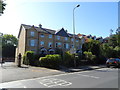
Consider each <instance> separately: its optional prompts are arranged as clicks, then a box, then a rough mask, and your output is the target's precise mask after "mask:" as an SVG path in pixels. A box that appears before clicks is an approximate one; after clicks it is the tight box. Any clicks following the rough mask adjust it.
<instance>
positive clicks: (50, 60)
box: [39, 54, 61, 69]
mask: <svg viewBox="0 0 120 90" xmlns="http://www.w3.org/2000/svg"><path fill="white" fill-rule="evenodd" d="M39 61H40V65H41V66H43V67H47V68H54V69H57V68H59V64H60V61H61V56H60V55H58V54H54V55H46V56H45V57H41V58H40V59H39Z"/></svg>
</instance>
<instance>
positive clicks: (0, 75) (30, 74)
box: [0, 63, 65, 83]
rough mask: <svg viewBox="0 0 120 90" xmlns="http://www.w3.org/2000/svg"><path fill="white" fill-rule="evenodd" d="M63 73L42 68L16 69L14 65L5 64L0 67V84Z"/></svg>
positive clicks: (27, 67) (24, 67)
mask: <svg viewBox="0 0 120 90" xmlns="http://www.w3.org/2000/svg"><path fill="white" fill-rule="evenodd" d="M62 73H65V72H62V71H59V70H53V69H47V68H42V67H30V66H23V67H21V68H19V67H17V66H16V65H15V64H14V63H5V64H4V65H3V67H0V83H4V82H11V81H16V80H24V79H31V78H38V77H42V76H49V75H56V74H62Z"/></svg>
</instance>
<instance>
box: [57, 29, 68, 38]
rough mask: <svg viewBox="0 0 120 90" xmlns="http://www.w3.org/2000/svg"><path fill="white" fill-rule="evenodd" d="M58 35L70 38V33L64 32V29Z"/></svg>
mask: <svg viewBox="0 0 120 90" xmlns="http://www.w3.org/2000/svg"><path fill="white" fill-rule="evenodd" d="M56 35H59V36H63V37H69V35H68V33H67V32H66V31H65V30H64V28H62V29H60V30H59V31H57V32H56Z"/></svg>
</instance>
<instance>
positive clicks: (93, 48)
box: [82, 40, 100, 56]
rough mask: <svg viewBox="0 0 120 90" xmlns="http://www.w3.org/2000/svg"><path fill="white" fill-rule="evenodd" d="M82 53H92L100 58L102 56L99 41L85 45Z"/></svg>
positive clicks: (92, 41) (91, 41)
mask: <svg viewBox="0 0 120 90" xmlns="http://www.w3.org/2000/svg"><path fill="white" fill-rule="evenodd" d="M82 51H83V52H84V51H88V52H92V53H93V54H94V55H96V56H98V55H99V54H100V42H99V41H97V40H90V41H89V42H86V43H84V44H83V48H82Z"/></svg>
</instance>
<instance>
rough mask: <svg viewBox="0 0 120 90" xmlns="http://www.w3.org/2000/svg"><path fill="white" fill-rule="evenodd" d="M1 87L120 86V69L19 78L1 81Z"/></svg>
mask: <svg viewBox="0 0 120 90" xmlns="http://www.w3.org/2000/svg"><path fill="white" fill-rule="evenodd" d="M11 77H12V76H11ZM0 88H118V69H117V68H112V69H111V68H102V69H97V70H90V71H83V72H74V73H64V74H59V75H51V76H45V77H40V78H34V79H25V80H18V81H13V82H7V83H1V84H0Z"/></svg>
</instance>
